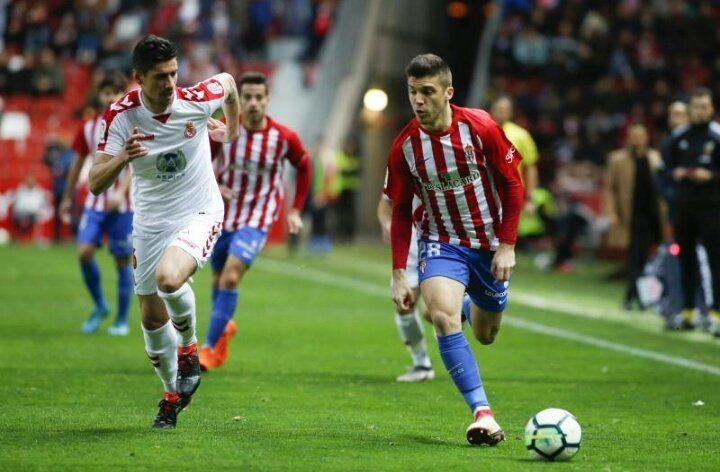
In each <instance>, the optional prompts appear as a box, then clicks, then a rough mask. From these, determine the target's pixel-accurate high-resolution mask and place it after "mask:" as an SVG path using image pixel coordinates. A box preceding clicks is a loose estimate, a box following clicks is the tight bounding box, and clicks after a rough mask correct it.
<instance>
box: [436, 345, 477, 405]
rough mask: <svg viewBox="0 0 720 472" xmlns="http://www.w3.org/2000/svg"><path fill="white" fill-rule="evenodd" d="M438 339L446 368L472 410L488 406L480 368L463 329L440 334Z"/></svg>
mask: <svg viewBox="0 0 720 472" xmlns="http://www.w3.org/2000/svg"><path fill="white" fill-rule="evenodd" d="M437 341H438V347H439V348H440V357H442V360H443V363H444V364H445V368H446V369H447V371H448V373H449V374H450V377H452V379H453V382H455V386H456V387H457V389H458V390H459V391H460V393H461V394H462V396H463V398H464V399H465V402H466V403H467V404H468V406H469V407H470V411H472V412H474V411H475V409H476V408H477V407H479V406H488V400H487V396H486V395H485V389H483V385H482V380H481V379H480V370H479V369H478V365H477V362H476V361H475V357H474V356H473V353H472V351H471V350H470V345H469V344H468V342H467V340H466V339H465V336H464V335H463V333H462V331H461V332H459V333H454V334H448V335H446V336H441V335H439V334H438V336H437Z"/></svg>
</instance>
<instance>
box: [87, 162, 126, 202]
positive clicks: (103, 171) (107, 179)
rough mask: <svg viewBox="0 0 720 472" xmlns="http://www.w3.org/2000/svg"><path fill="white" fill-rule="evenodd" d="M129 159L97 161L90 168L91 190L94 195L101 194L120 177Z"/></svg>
mask: <svg viewBox="0 0 720 472" xmlns="http://www.w3.org/2000/svg"><path fill="white" fill-rule="evenodd" d="M126 165H127V160H125V159H120V158H112V159H109V160H107V161H105V162H96V163H94V164H93V166H92V168H90V177H89V184H90V191H91V192H92V193H93V194H94V195H100V194H101V193H103V192H104V191H105V190H107V189H108V188H109V187H110V186H111V185H112V184H113V182H115V180H116V179H117V178H118V176H119V175H120V172H121V171H122V170H123V167H125V166H126Z"/></svg>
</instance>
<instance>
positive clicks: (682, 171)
mask: <svg viewBox="0 0 720 472" xmlns="http://www.w3.org/2000/svg"><path fill="white" fill-rule="evenodd" d="M687 176H688V170H687V169H686V168H685V167H678V168H676V169H675V170H674V171H673V173H672V177H673V180H674V181H675V182H679V181H680V180H682V179H684V178H686V177H687Z"/></svg>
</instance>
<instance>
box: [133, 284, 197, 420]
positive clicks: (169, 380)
mask: <svg viewBox="0 0 720 472" xmlns="http://www.w3.org/2000/svg"><path fill="white" fill-rule="evenodd" d="M138 299H139V300H140V316H141V318H142V331H143V338H144V339H145V352H146V353H147V356H148V359H150V363H151V364H152V365H153V367H154V368H155V373H156V374H157V376H158V377H159V378H160V381H161V382H162V384H163V398H162V400H161V401H160V404H159V405H158V406H159V407H160V410H159V411H158V414H157V416H156V417H155V421H154V422H153V428H159V429H164V428H174V427H175V425H176V424H177V414H178V413H179V412H180V410H181V409H182V408H183V407H184V406H185V405H186V404H187V403H184V402H183V401H182V399H181V398H180V396H179V395H178V390H177V370H178V357H177V335H176V334H175V328H174V327H173V326H172V324H171V322H170V319H169V317H168V314H167V311H166V309H165V303H164V302H163V300H162V299H161V298H160V297H158V296H157V294H150V295H138Z"/></svg>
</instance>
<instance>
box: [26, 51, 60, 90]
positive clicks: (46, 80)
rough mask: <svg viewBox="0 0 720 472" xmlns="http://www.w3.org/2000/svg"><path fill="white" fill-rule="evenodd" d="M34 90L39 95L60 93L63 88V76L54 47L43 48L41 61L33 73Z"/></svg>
mask: <svg viewBox="0 0 720 472" xmlns="http://www.w3.org/2000/svg"><path fill="white" fill-rule="evenodd" d="M32 87H33V92H34V93H36V94H39V95H48V94H49V95H59V94H60V93H61V92H62V89H63V76H62V70H60V64H58V62H57V59H56V58H55V53H54V52H52V49H49V48H46V49H43V50H42V52H41V53H40V61H39V63H38V64H37V66H35V68H34V70H33V73H32Z"/></svg>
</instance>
